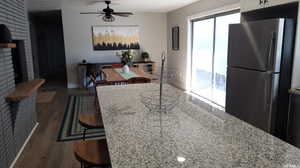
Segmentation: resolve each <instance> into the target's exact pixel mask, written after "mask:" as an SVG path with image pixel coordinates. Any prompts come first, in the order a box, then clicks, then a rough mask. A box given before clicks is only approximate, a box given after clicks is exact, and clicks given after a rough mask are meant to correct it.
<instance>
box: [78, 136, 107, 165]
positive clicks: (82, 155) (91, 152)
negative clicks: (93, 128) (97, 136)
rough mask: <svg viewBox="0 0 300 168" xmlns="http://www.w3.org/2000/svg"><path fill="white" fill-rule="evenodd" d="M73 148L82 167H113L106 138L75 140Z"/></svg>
mask: <svg viewBox="0 0 300 168" xmlns="http://www.w3.org/2000/svg"><path fill="white" fill-rule="evenodd" d="M73 148H74V154H75V157H76V159H77V160H78V161H79V162H80V165H81V168H94V167H101V168H111V162H110V157H109V152H108V147H107V142H106V139H101V140H92V141H75V142H74V143H73Z"/></svg>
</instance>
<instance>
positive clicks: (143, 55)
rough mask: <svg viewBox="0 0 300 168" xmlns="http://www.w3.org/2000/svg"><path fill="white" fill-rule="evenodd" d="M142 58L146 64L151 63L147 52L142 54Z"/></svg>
mask: <svg viewBox="0 0 300 168" xmlns="http://www.w3.org/2000/svg"><path fill="white" fill-rule="evenodd" d="M141 56H142V58H143V59H144V61H145V62H149V61H150V55H149V53H147V52H142V54H141Z"/></svg>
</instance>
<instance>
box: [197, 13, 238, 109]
mask: <svg viewBox="0 0 300 168" xmlns="http://www.w3.org/2000/svg"><path fill="white" fill-rule="evenodd" d="M234 23H240V13H234V14H229V15H224V16H218V17H213V18H210V19H205V20H200V21H195V22H193V37H192V39H193V44H192V73H191V75H192V78H191V79H192V81H191V90H192V92H194V93H195V94H197V95H199V96H201V97H203V98H205V99H208V100H210V101H212V102H214V103H216V104H218V105H221V106H223V107H224V106H225V97H226V73H227V52H228V28H229V24H234Z"/></svg>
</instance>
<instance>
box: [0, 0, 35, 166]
mask: <svg viewBox="0 0 300 168" xmlns="http://www.w3.org/2000/svg"><path fill="white" fill-rule="evenodd" d="M24 1H25V0H0V24H5V25H7V27H8V28H9V29H10V31H11V33H12V37H13V39H15V40H24V42H25V49H26V65H27V72H26V73H25V74H26V75H27V76H26V78H27V79H28V80H30V79H33V66H32V54H31V46H30V36H29V23H28V18H27V9H26V7H25V6H26V2H24ZM14 88H15V84H14V72H13V64H12V57H11V49H7V48H0V167H1V168H2V167H3V168H6V167H9V165H10V164H11V163H12V161H13V160H14V158H15V157H16V155H17V153H18V152H19V150H20V148H21V147H22V145H23V144H24V142H25V140H26V138H27V137H28V135H29V133H30V132H31V130H32V128H33V127H34V125H35V123H36V115H35V94H34V95H33V96H32V97H30V98H27V99H25V100H22V101H20V102H17V103H8V102H7V101H6V100H5V97H6V96H7V95H8V94H9V93H11V92H12V91H13V90H14Z"/></svg>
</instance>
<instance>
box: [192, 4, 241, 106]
mask: <svg viewBox="0 0 300 168" xmlns="http://www.w3.org/2000/svg"><path fill="white" fill-rule="evenodd" d="M240 11H241V10H240V9H235V10H231V11H228V12H222V13H218V14H213V15H209V16H205V17H201V18H196V19H192V20H190V23H191V34H190V35H191V46H190V48H191V53H190V54H191V55H190V58H191V59H190V61H191V62H190V64H191V66H190V86H189V87H190V88H191V89H190V92H191V93H193V94H196V95H197V96H199V97H201V98H203V99H205V100H207V101H209V102H212V103H213V104H216V105H218V106H220V107H223V108H224V106H223V105H220V104H219V103H217V102H215V101H214V100H210V99H208V98H206V97H204V96H201V95H199V94H198V93H195V92H194V91H193V87H192V84H193V82H192V81H193V51H194V50H193V49H194V23H195V22H198V21H203V20H207V19H214V30H213V31H214V37H213V52H212V65H211V66H212V67H213V68H212V79H211V85H212V86H214V77H215V70H214V66H215V49H216V25H217V24H216V21H217V17H221V16H226V15H231V14H236V13H240ZM241 19H242V17H241Z"/></svg>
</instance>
